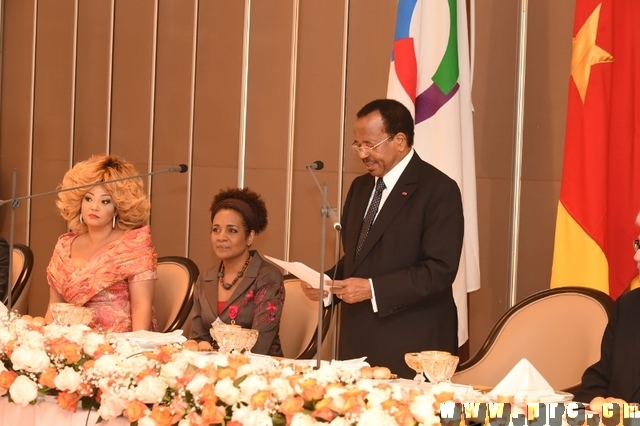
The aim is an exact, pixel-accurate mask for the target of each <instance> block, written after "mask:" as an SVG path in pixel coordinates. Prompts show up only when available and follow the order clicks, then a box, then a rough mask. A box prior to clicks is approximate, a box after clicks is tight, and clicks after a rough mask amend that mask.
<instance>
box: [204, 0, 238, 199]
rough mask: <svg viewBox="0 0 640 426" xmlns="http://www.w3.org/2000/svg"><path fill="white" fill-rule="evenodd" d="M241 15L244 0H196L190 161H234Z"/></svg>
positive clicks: (231, 163) (233, 164) (214, 163)
mask: <svg viewBox="0 0 640 426" xmlns="http://www.w3.org/2000/svg"><path fill="white" fill-rule="evenodd" d="M243 19H244V2H241V1H226V0H217V1H200V3H199V13H198V42H197V52H196V56H197V64H196V94H195V117H194V128H193V137H194V147H193V165H194V166H196V165H199V166H202V167H223V168H228V167H236V165H237V163H238V139H239V138H238V134H239V130H240V113H241V111H240V105H241V103H240V101H241V98H240V93H241V90H240V85H241V78H242V34H243V32H242V30H243ZM237 175H238V172H237V170H236V171H234V172H232V177H233V179H234V180H235V179H236V177H237ZM214 187H216V188H217V185H216V186H214ZM211 196H213V193H212V194H211ZM207 197H209V194H208V193H207Z"/></svg>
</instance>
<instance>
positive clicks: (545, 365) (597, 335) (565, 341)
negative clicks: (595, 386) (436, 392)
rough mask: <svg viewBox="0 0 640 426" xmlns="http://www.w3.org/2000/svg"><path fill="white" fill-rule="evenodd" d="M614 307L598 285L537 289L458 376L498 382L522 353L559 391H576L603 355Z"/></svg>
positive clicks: (473, 381) (461, 380) (505, 318)
mask: <svg viewBox="0 0 640 426" xmlns="http://www.w3.org/2000/svg"><path fill="white" fill-rule="evenodd" d="M612 309H613V301H612V300H611V298H610V297H609V296H608V295H607V294H605V293H603V292H601V291H598V290H593V289H590V288H584V287H561V288H554V289H548V290H543V291H540V292H538V293H535V294H533V295H531V296H529V297H527V298H526V299H524V300H523V301H521V302H520V303H518V304H516V305H515V306H514V307H512V308H511V309H509V310H508V311H507V312H506V313H505V314H504V315H503V316H502V318H500V320H499V321H498V323H497V324H496V325H495V326H494V327H493V329H492V330H491V332H490V333H489V336H488V337H487V339H486V340H485V342H484V344H483V345H482V347H481V348H480V350H478V352H477V353H476V354H475V355H474V356H472V357H471V358H470V359H469V360H468V361H466V362H464V363H462V364H461V365H460V366H459V367H458V371H457V372H456V373H455V374H454V376H453V378H452V381H453V382H455V383H465V384H472V385H484V386H490V387H493V386H495V385H497V384H498V383H499V382H500V380H502V378H503V377H504V376H505V375H506V374H507V373H508V372H509V371H510V370H511V369H512V368H513V367H514V366H515V365H516V363H517V362H518V361H520V360H521V359H522V358H526V359H528V360H529V361H530V362H531V363H532V364H533V366H534V367H535V368H536V369H537V370H538V371H539V372H540V374H541V375H542V376H543V377H544V378H545V379H547V381H548V382H549V384H550V385H551V386H552V387H553V388H554V389H556V390H570V389H571V388H573V387H575V386H578V385H579V384H580V382H581V378H582V373H584V370H585V369H586V368H587V367H589V366H590V365H591V364H593V363H594V362H596V361H598V360H599V359H600V344H601V341H602V334H603V332H604V329H605V326H606V325H607V322H608V319H609V315H610V314H611V311H612Z"/></svg>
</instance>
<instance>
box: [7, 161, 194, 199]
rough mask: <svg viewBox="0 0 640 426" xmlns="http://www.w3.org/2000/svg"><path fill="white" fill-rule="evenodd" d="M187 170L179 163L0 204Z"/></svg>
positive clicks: (185, 166) (26, 196)
mask: <svg viewBox="0 0 640 426" xmlns="http://www.w3.org/2000/svg"><path fill="white" fill-rule="evenodd" d="M187 170H189V167H188V166H187V165H186V164H178V165H177V166H173V167H169V168H168V169H164V170H158V171H155V172H149V173H140V174H137V175H134V176H128V177H123V178H118V179H111V180H106V181H104V182H96V183H90V184H87V185H80V186H74V187H73V188H65V189H56V190H54V191H48V192H42V193H40V194H31V195H25V196H23V197H17V198H10V199H8V200H0V206H2V205H4V204H6V203H11V204H12V205H13V206H14V207H18V206H19V205H20V200H26V199H28V198H35V197H40V196H43V195H53V194H58V193H60V192H65V191H72V190H74V189H82V188H91V187H94V186H96V185H103V184H105V183H113V182H120V181H122V180H129V179H135V178H140V177H145V176H151V175H157V174H160V173H176V172H177V173H185V172H186V171H187Z"/></svg>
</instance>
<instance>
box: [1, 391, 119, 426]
mask: <svg viewBox="0 0 640 426" xmlns="http://www.w3.org/2000/svg"><path fill="white" fill-rule="evenodd" d="M97 420H98V414H97V413H96V412H95V411H92V412H91V413H90V414H89V421H88V422H87V411H84V410H81V409H78V411H76V412H75V413H72V412H71V411H67V410H63V409H62V408H60V407H58V404H56V403H55V402H47V401H44V400H40V401H38V403H36V404H35V405H29V406H27V407H22V406H21V405H18V404H12V403H10V402H9V400H8V399H7V397H6V396H5V397H0V426H42V425H46V426H58V425H60V426H84V425H85V424H87V425H90V426H92V425H95V424H96V421H97ZM99 425H100V426H129V421H128V420H127V419H125V418H122V417H121V418H118V419H115V420H111V421H102V422H101V423H99Z"/></svg>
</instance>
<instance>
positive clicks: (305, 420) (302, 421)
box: [291, 413, 318, 426]
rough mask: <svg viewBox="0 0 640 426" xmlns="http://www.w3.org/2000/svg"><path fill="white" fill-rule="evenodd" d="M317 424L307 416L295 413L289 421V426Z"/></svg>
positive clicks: (311, 425)
mask: <svg viewBox="0 0 640 426" xmlns="http://www.w3.org/2000/svg"><path fill="white" fill-rule="evenodd" d="M317 424H318V423H317V422H316V421H315V420H314V419H313V417H311V416H310V415H308V414H304V413H296V414H294V415H293V418H292V419H291V426H313V425H317Z"/></svg>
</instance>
